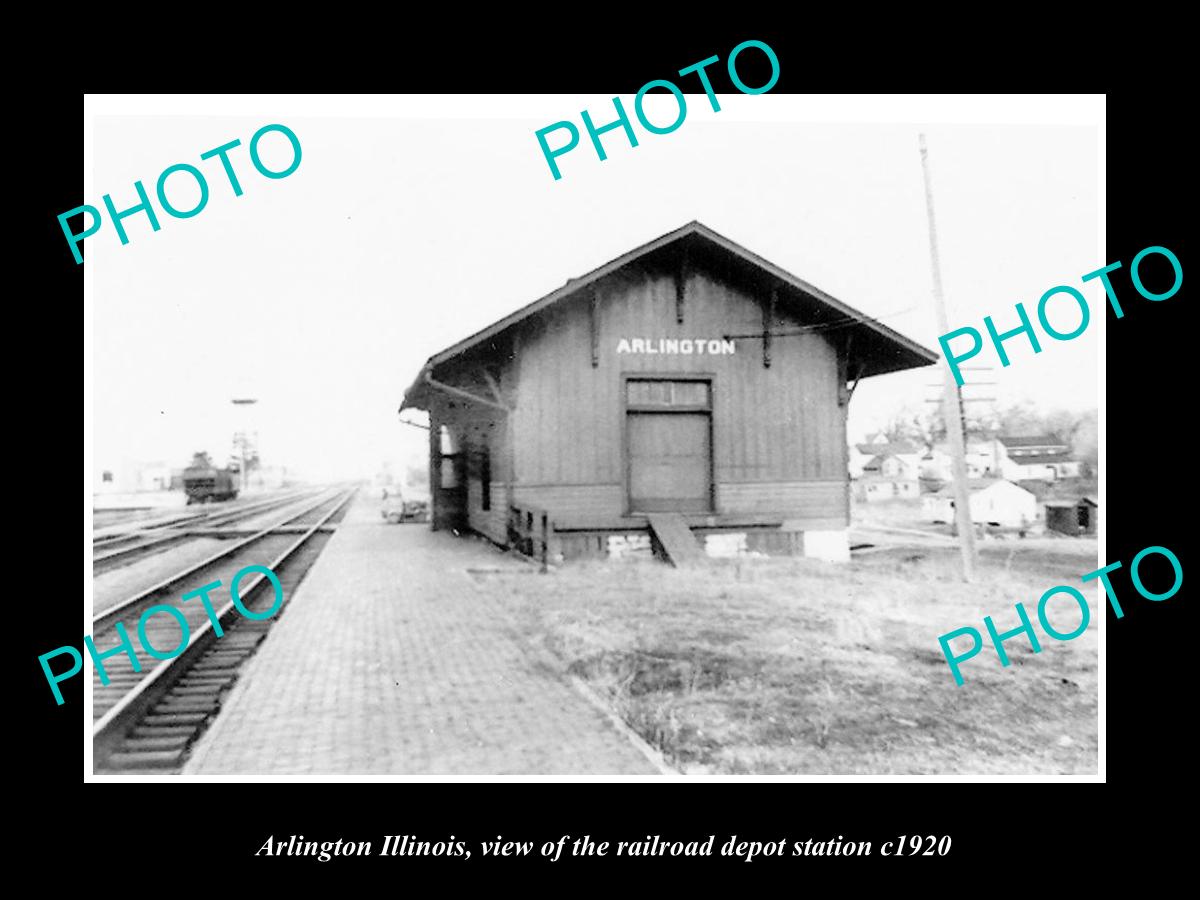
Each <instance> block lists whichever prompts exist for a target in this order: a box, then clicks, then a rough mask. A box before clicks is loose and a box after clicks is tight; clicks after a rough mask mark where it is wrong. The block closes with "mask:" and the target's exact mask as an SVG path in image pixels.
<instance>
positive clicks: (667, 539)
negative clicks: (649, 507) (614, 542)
mask: <svg viewBox="0 0 1200 900" xmlns="http://www.w3.org/2000/svg"><path fill="white" fill-rule="evenodd" d="M646 518H647V519H648V520H649V522H650V534H651V535H652V536H653V537H654V539H655V540H656V541H658V544H659V546H660V547H662V549H663V554H664V555H665V556H666V558H667V562H669V563H670V564H671V565H673V566H675V567H676V568H683V567H684V566H693V565H695V564H696V563H698V562H699V561H700V560H701V559H703V558H704V553H703V551H702V550H701V549H700V545H699V544H698V543H696V538H695V537H694V536H693V535H692V529H690V528H688V526H687V522H685V521H684V520H683V516H681V515H679V513H651V514H650V515H648V516H647V517H646Z"/></svg>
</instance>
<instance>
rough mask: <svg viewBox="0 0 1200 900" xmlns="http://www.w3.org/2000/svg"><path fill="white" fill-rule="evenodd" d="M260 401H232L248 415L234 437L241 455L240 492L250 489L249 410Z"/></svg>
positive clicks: (242, 398) (246, 399) (251, 399)
mask: <svg viewBox="0 0 1200 900" xmlns="http://www.w3.org/2000/svg"><path fill="white" fill-rule="evenodd" d="M257 402H258V400H257V399H256V398H252V397H235V398H234V399H233V401H232V403H233V405H234V407H235V408H238V409H245V410H247V413H246V414H245V415H244V416H243V420H242V423H241V424H242V430H241V431H240V432H235V433H234V436H233V440H234V443H235V444H236V445H237V446H238V449H239V455H240V457H241V472H240V473H239V476H240V477H239V480H240V481H241V487H240V492H241V493H243V494H244V493H246V491H247V490H248V489H249V487H250V473H249V472H247V471H246V468H247V465H248V462H247V457H248V456H249V455H250V448H249V442H250V415H249V408H250V407H251V406H253V405H254V404H256V403H257Z"/></svg>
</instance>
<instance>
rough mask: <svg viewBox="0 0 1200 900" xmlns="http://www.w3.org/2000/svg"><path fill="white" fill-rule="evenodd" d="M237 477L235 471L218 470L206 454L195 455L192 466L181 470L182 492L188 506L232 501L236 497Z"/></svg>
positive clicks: (227, 469)
mask: <svg viewBox="0 0 1200 900" xmlns="http://www.w3.org/2000/svg"><path fill="white" fill-rule="evenodd" d="M237 477H238V472H237V470H235V469H229V468H225V469H218V468H217V467H216V466H214V465H213V464H212V463H211V462H210V461H209V459H208V455H207V454H204V453H197V454H196V457H195V459H193V460H192V464H191V465H190V466H188V467H187V468H186V469H184V470H183V491H184V493H185V494H187V502H188V504H189V505H190V504H192V503H208V502H209V501H212V500H232V499H233V498H235V497H236V496H237V495H238V491H237Z"/></svg>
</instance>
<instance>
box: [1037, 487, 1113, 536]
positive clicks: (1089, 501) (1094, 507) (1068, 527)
mask: <svg viewBox="0 0 1200 900" xmlns="http://www.w3.org/2000/svg"><path fill="white" fill-rule="evenodd" d="M1099 511H1100V501H1099V500H1097V499H1096V498H1095V497H1080V498H1079V499H1078V500H1051V501H1049V502H1048V503H1046V529H1047V530H1048V531H1057V532H1058V533H1059V534H1069V535H1073V536H1077V535H1081V534H1095V533H1096V519H1097V518H1098V517H1099V516H1098V513H1099Z"/></svg>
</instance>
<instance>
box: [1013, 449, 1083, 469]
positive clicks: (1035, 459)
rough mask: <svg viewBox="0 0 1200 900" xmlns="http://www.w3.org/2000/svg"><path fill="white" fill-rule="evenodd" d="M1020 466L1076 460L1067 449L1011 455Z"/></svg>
mask: <svg viewBox="0 0 1200 900" xmlns="http://www.w3.org/2000/svg"><path fill="white" fill-rule="evenodd" d="M1009 459H1010V460H1011V461H1012V462H1014V463H1016V464H1017V465H1018V466H1037V465H1042V464H1045V463H1063V462H1075V457H1074V456H1072V455H1071V454H1070V453H1069V452H1068V451H1066V450H1044V451H1041V452H1036V453H1029V454H1028V455H1027V456H1010V457H1009Z"/></svg>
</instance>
